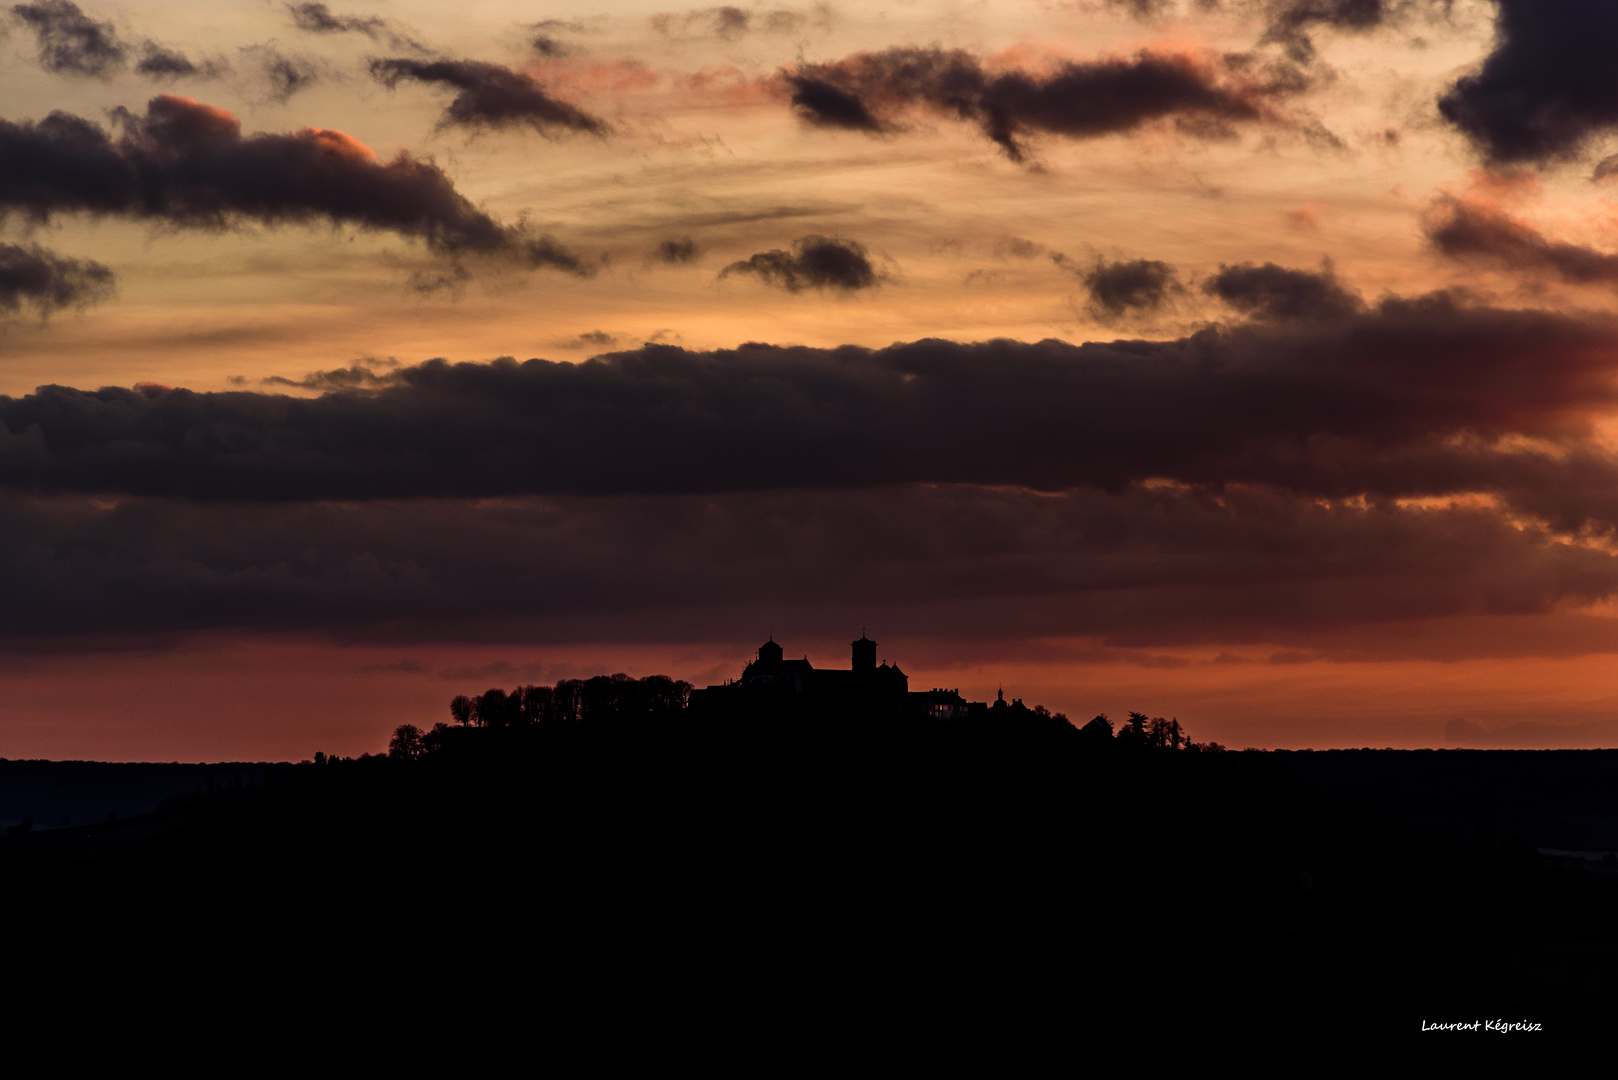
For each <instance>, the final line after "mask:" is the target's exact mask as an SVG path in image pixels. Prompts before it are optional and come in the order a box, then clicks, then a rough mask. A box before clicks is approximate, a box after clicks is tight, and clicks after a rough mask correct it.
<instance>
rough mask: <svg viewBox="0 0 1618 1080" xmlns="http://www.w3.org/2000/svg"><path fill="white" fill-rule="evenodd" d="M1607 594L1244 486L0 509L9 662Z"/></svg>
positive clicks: (1062, 622)
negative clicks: (61, 641) (145, 646)
mask: <svg viewBox="0 0 1618 1080" xmlns="http://www.w3.org/2000/svg"><path fill="white" fill-rule="evenodd" d="M1615 588H1618V569H1615V567H1614V561H1613V560H1612V559H1611V558H1610V557H1608V556H1606V555H1605V554H1603V553H1601V552H1599V551H1593V550H1591V549H1589V548H1582V547H1578V546H1574V545H1567V544H1559V543H1555V542H1553V538H1551V537H1549V536H1547V535H1546V534H1545V533H1543V532H1542V531H1540V530H1537V529H1534V528H1528V529H1520V528H1516V527H1514V526H1513V524H1512V523H1511V522H1509V521H1507V520H1505V519H1503V518H1502V516H1501V515H1498V514H1493V513H1490V512H1488V511H1484V510H1478V509H1448V510H1415V509H1401V508H1399V507H1397V506H1393V505H1375V506H1370V507H1365V508H1360V507H1347V506H1335V507H1325V506H1320V505H1316V504H1315V503H1313V502H1311V501H1307V500H1299V499H1295V498H1290V497H1287V496H1285V495H1284V494H1281V493H1278V492H1275V491H1272V490H1267V489H1241V490H1232V491H1228V492H1225V493H1222V494H1219V495H1215V494H1212V493H1209V492H1203V491H1194V490H1176V489H1169V488H1143V487H1138V486H1135V487H1130V488H1127V489H1124V490H1122V491H1119V492H1117V493H1112V494H1109V493H1107V492H1104V491H1101V490H1098V489H1095V488H1077V489H1072V490H1068V491H1064V492H1061V493H1059V494H1054V495H1049V494H1047V495H1040V494H1035V493H1033V492H1029V491H1026V490H1020V489H1006V488H986V487H976V486H970V485H941V486H926V485H900V486H892V487H878V488H872V489H867V490H860V491H824V490H809V491H793V492H781V491H768V490H765V491H757V492H737V493H729V494H720V495H701V496H698V495H656V496H618V497H592V498H579V497H560V498H522V499H504V500H487V501H476V502H474V501H463V500H437V499H428V500H409V501H404V502H372V503H363V504H351V503H337V502H317V503H295V504H284V505H263V504H257V505H255V504H242V503H233V504H228V505H209V504H196V503H187V502H180V501H172V500H159V499H130V498H124V499H120V500H117V501H115V502H109V501H106V500H96V501H93V502H92V501H90V500H88V499H83V498H75V497H60V498H54V499H40V498H30V497H25V496H17V495H9V494H6V495H0V636H4V637H6V638H8V639H10V640H13V641H15V640H19V639H22V638H24V636H27V640H28V641H29V643H30V647H32V648H39V647H43V644H44V643H43V641H42V639H48V638H50V637H57V636H60V637H74V636H84V635H118V634H139V635H158V634H174V633H196V632H202V631H209V630H219V629H247V630H260V631H308V630H319V631H325V632H328V633H333V634H336V635H339V636H341V637H344V638H354V637H368V638H372V639H377V640H391V641H398V642H401V643H403V642H406V641H410V640H435V641H443V640H446V639H461V640H466V639H471V640H508V641H509V640H512V639H514V638H518V637H524V636H526V637H530V638H539V639H543V638H550V639H552V640H569V639H571V640H574V641H577V640H589V639H591V638H592V637H593V636H595V635H598V634H612V633H617V634H632V635H647V634H662V635H669V636H672V637H673V638H674V639H676V640H678V639H679V638H681V637H687V638H692V639H697V640H701V638H702V637H703V636H705V635H709V634H713V633H714V632H715V631H716V630H718V631H720V632H725V631H727V630H733V628H734V626H735V625H737V624H738V623H739V624H742V625H750V624H751V623H752V622H753V621H756V620H758V619H761V618H764V617H765V615H766V613H767V614H768V617H769V618H772V619H774V620H777V621H778V622H777V625H780V624H781V623H786V624H788V625H795V626H803V625H806V624H810V625H812V624H815V623H825V622H828V621H829V622H831V623H832V629H834V630H841V629H842V627H841V626H837V625H835V623H836V619H838V618H846V617H847V616H846V613H847V612H849V611H855V610H857V611H860V612H864V613H867V617H869V618H870V619H871V620H872V622H873V623H878V621H879V625H882V626H884V627H887V630H886V631H884V632H886V633H891V634H893V635H894V636H895V639H898V638H902V637H910V636H913V635H917V634H927V635H929V636H939V635H942V636H950V635H951V634H952V633H955V634H960V635H961V636H965V637H969V638H971V639H974V640H977V641H983V640H984V639H990V640H992V639H995V638H1020V639H1027V638H1037V637H1042V636H1052V637H1058V636H1068V635H1097V636H1100V637H1103V638H1104V639H1108V640H1110V641H1112V642H1114V643H1116V644H1120V645H1139V644H1142V643H1146V642H1150V641H1153V640H1155V641H1157V642H1163V641H1182V642H1184V641H1196V640H1199V639H1203V640H1207V639H1215V640H1219V641H1221V642H1223V643H1229V642H1235V641H1241V640H1244V639H1247V640H1257V641H1266V640H1267V641H1275V640H1277V637H1278V636H1282V635H1284V637H1282V639H1283V640H1287V641H1290V642H1294V643H1296V644H1295V647H1296V648H1299V649H1302V648H1308V647H1309V646H1310V644H1312V643H1311V642H1309V640H1308V637H1307V634H1308V633H1310V632H1319V631H1322V630H1329V629H1331V628H1333V627H1338V626H1343V625H1352V624H1356V623H1358V624H1365V623H1379V622H1380V623H1386V622H1387V621H1390V620H1407V621H1408V620H1413V619H1423V618H1428V619H1431V618H1442V617H1446V616H1452V617H1453V616H1476V615H1477V614H1479V613H1494V614H1497V615H1501V616H1527V615H1533V614H1536V613H1540V612H1544V611H1547V610H1550V609H1552V608H1554V606H1555V605H1556V604H1557V603H1559V602H1562V601H1566V600H1575V601H1577V600H1583V599H1589V598H1593V597H1596V596H1600V595H1603V594H1606V593H1609V592H1611V591H1613V590H1614V589H1615ZM828 613H830V615H829V616H828ZM951 627H953V628H956V629H955V630H953V631H952V630H950V629H947V628H951ZM1278 631H1279V633H1278ZM778 632H779V631H778ZM1611 636H1612V635H1611V632H1610V631H1608V633H1607V639H1608V640H1609V641H1610V640H1611ZM844 640H846V638H845V639H844ZM1539 647H1540V648H1542V649H1545V650H1547V651H1550V650H1553V649H1554V648H1555V646H1553V645H1551V644H1550V643H1549V642H1542V643H1541V644H1540V645H1539ZM1495 648H1499V643H1498V642H1496V643H1495ZM1530 648H1532V646H1530ZM816 659H817V662H822V663H823V662H824V661H821V660H819V658H816Z"/></svg>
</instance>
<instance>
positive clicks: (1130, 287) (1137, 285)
mask: <svg viewBox="0 0 1618 1080" xmlns="http://www.w3.org/2000/svg"><path fill="white" fill-rule="evenodd" d="M1079 276H1080V278H1081V279H1082V280H1083V281H1084V287H1085V289H1086V290H1087V291H1088V292H1089V293H1090V302H1091V304H1092V305H1093V306H1094V307H1095V308H1096V309H1097V310H1098V311H1099V312H1101V313H1103V314H1105V315H1107V316H1118V315H1123V314H1124V313H1125V312H1128V311H1155V310H1156V309H1157V308H1160V307H1162V306H1163V301H1165V300H1167V299H1168V297H1169V294H1170V293H1171V292H1173V291H1174V290H1176V289H1177V288H1179V281H1178V280H1177V276H1176V274H1175V270H1174V267H1172V266H1170V265H1169V264H1168V263H1166V262H1156V261H1153V260H1151V259H1135V260H1132V261H1129V262H1108V261H1107V260H1105V259H1097V260H1096V263H1095V265H1094V266H1093V267H1091V268H1090V269H1089V270H1086V271H1083V272H1082V273H1081V274H1080V275H1079Z"/></svg>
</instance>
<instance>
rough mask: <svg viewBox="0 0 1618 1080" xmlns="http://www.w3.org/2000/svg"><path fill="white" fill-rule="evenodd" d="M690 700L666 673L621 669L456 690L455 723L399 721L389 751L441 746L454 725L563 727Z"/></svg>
mask: <svg viewBox="0 0 1618 1080" xmlns="http://www.w3.org/2000/svg"><path fill="white" fill-rule="evenodd" d="M690 700H691V684H690V683H688V682H686V681H684V680H683V679H671V678H669V677H668V676H667V675H648V676H646V677H645V678H643V679H634V678H631V677H630V676H628V675H625V674H624V673H623V672H618V673H617V674H614V675H596V676H593V677H592V678H588V679H562V680H560V681H559V682H557V684H556V685H555V686H519V687H517V688H516V689H514V690H510V691H507V690H502V689H500V688H499V687H495V688H492V689H489V690H485V691H484V692H483V693H481V694H478V695H476V696H469V695H467V694H458V695H456V696H455V698H454V699H453V700H451V701H450V703H449V714H450V718H451V719H452V720H454V721H455V723H454V725H451V724H446V723H442V722H440V723H437V724H434V725H433V727H432V729H431V730H430V731H422V730H421V729H420V728H418V727H416V726H415V725H414V724H400V725H399V727H398V729H397V730H395V731H394V733H393V739H392V741H391V742H389V743H388V756H389V757H392V758H404V759H407V760H410V759H415V758H419V757H422V756H424V755H426V754H431V753H433V752H434V751H436V750H439V749H441V748H442V747H443V744H444V741H445V738H446V735H445V733H446V732H448V731H452V730H454V729H455V728H457V727H459V728H533V727H562V726H569V725H574V724H588V723H592V722H599V721H604V720H613V721H619V722H622V721H626V720H627V721H635V720H653V719H657V718H659V717H666V716H671V715H673V714H675V713H679V712H683V711H684V710H685V708H686V706H687V705H688V704H689V702H690Z"/></svg>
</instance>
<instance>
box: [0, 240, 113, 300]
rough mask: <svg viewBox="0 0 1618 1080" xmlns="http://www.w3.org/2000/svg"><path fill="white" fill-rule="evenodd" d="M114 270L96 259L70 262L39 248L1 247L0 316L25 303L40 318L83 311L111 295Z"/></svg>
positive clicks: (34, 246) (5, 245) (33, 246)
mask: <svg viewBox="0 0 1618 1080" xmlns="http://www.w3.org/2000/svg"><path fill="white" fill-rule="evenodd" d="M113 284H114V277H113V273H112V271H111V270H109V269H107V268H106V267H105V266H102V265H101V264H100V263H98V262H96V261H95V260H93V259H67V258H63V257H62V256H60V255H57V254H55V253H54V252H51V251H46V250H45V249H44V248H42V247H40V246H39V245H37V244H32V245H30V246H28V247H21V246H19V245H17V244H0V313H5V314H11V313H15V312H16V311H17V310H18V309H19V308H20V307H21V306H22V305H23V304H24V303H28V304H30V305H32V306H33V307H34V309H35V310H36V311H38V312H39V313H40V314H48V313H49V312H52V311H55V310H57V309H59V308H66V307H83V306H84V305H86V304H93V303H95V302H96V301H98V300H103V299H105V298H106V297H108V296H109V295H111V294H112V290H113Z"/></svg>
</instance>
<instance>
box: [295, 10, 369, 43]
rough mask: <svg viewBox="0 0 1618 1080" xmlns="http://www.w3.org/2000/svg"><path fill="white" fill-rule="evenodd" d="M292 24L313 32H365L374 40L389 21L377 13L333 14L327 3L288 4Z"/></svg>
mask: <svg viewBox="0 0 1618 1080" xmlns="http://www.w3.org/2000/svg"><path fill="white" fill-rule="evenodd" d="M287 11H288V12H289V13H291V15H292V25H294V26H296V27H297V28H298V29H299V30H307V31H308V32H309V33H311V34H364V35H365V36H366V37H368V38H371V39H372V40H373V41H374V40H376V39H378V38H380V37H381V36H382V34H383V33H385V32H386V30H387V26H388V24H387V22H386V20H384V19H380V18H378V17H376V16H375V15H371V16H359V15H333V14H332V12H331V8H329V7H327V6H326V5H325V4H314V3H309V4H288V5H287Z"/></svg>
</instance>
